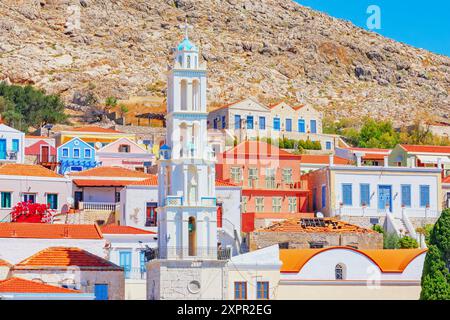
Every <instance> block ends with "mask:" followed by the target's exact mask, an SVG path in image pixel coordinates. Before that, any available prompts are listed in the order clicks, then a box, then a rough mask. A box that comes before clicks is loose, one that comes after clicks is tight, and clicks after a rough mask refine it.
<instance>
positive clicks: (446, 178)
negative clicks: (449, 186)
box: [442, 176, 450, 183]
mask: <svg viewBox="0 0 450 320" xmlns="http://www.w3.org/2000/svg"><path fill="white" fill-rule="evenodd" d="M442 183H450V176H446V177H445V178H444V179H442Z"/></svg>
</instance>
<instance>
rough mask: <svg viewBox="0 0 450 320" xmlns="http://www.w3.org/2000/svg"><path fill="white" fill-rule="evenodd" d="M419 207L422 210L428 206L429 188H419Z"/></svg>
mask: <svg viewBox="0 0 450 320" xmlns="http://www.w3.org/2000/svg"><path fill="white" fill-rule="evenodd" d="M420 206H421V207H422V208H425V207H428V206H430V186H429V185H421V186H420Z"/></svg>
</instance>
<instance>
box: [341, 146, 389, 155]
mask: <svg viewBox="0 0 450 320" xmlns="http://www.w3.org/2000/svg"><path fill="white" fill-rule="evenodd" d="M344 149H348V150H351V151H361V152H369V153H374V152H376V153H385V154H390V153H391V151H392V150H391V149H380V148H357V147H348V148H344Z"/></svg>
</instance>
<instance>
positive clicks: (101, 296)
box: [94, 284, 108, 300]
mask: <svg viewBox="0 0 450 320" xmlns="http://www.w3.org/2000/svg"><path fill="white" fill-rule="evenodd" d="M94 291H95V293H94V294H95V300H108V285H107V284H95V286H94Z"/></svg>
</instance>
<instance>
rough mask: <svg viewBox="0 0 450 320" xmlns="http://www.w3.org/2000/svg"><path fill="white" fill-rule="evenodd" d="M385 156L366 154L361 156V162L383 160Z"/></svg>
mask: <svg viewBox="0 0 450 320" xmlns="http://www.w3.org/2000/svg"><path fill="white" fill-rule="evenodd" d="M386 156H387V155H386V154H380V153H366V154H365V155H363V156H362V159H363V160H384V157H386Z"/></svg>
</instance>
